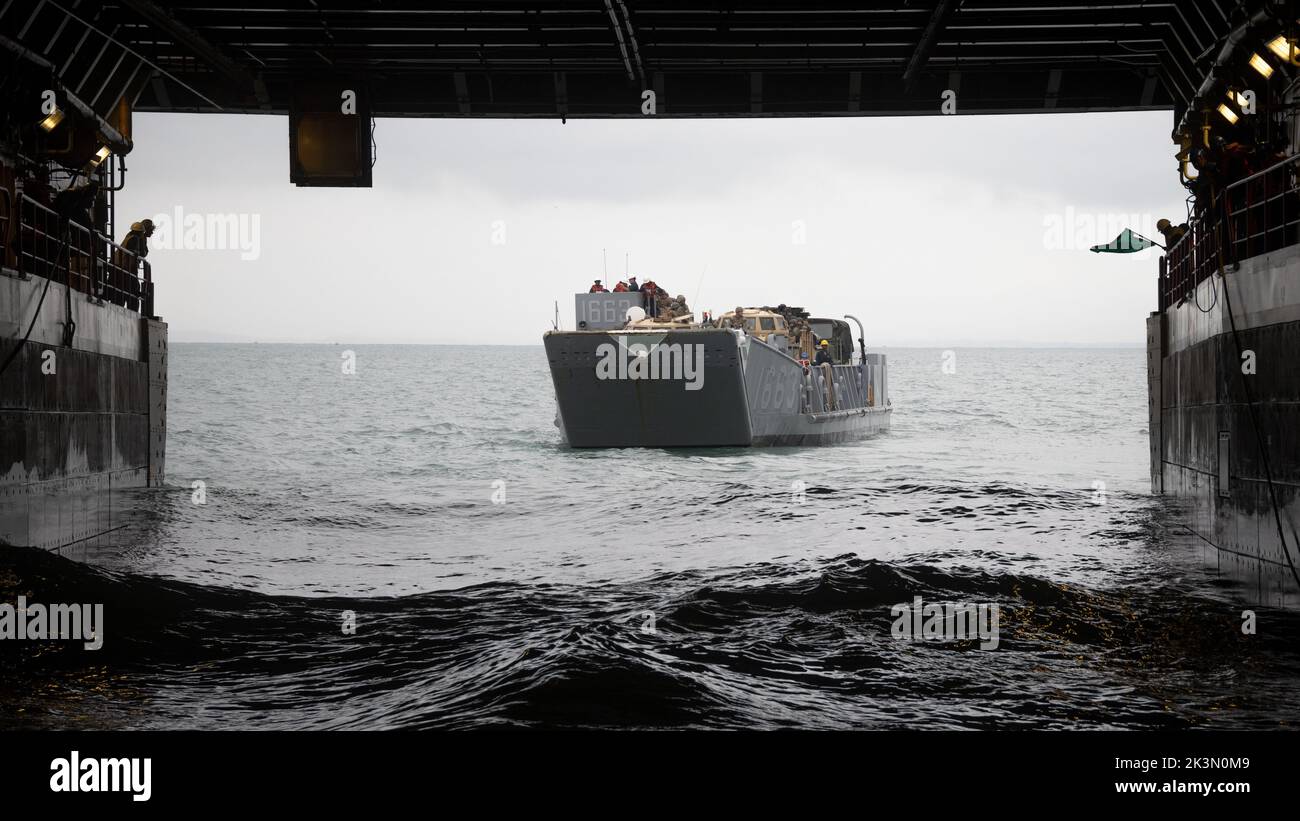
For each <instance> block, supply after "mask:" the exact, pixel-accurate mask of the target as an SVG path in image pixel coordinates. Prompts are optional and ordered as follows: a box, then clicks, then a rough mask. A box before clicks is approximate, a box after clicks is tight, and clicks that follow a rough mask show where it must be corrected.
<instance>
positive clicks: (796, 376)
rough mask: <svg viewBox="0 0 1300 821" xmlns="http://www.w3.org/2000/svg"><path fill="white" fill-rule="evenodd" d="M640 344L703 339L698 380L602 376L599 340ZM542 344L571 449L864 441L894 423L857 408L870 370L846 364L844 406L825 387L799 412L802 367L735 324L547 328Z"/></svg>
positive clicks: (880, 369)
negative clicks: (630, 329)
mask: <svg viewBox="0 0 1300 821" xmlns="http://www.w3.org/2000/svg"><path fill="white" fill-rule="evenodd" d="M637 343H643V344H646V345H647V346H673V345H682V346H697V345H698V346H702V347H703V356H702V368H701V370H700V372H699V373H698V374H695V376H696V378H695V380H693V381H694V383H695V384H697V385H698V388H697V389H694V390H688V389H687V388H688V384H689V383H690V382H691V381H692V380H687V379H685V378H680V379H675V378H657V379H633V378H601V376H600V375H599V374H598V367H597V366H598V363H599V362H600V361H601V359H602V357H603V356H606V355H608V351H609V350H610V349H609V348H608V347H606V348H605V351H606V354H602V353H601V346H602V345H604V346H611V345H612V346H615V348H616V349H617V350H618V351H619V353H620V354H622V352H623V350H625V349H626V348H627V347H629V346H635V345H636V344H637ZM544 344H545V347H546V356H547V359H548V361H549V363H550V368H551V379H552V381H553V382H554V385H555V397H556V403H557V405H558V411H559V412H558V418H557V420H556V424H557V425H558V426H559V428H560V432H561V434H562V435H563V437H564V440H565V441H566V442H567V443H568V444H569V445H571V446H573V447H579V448H614V447H736V446H749V445H814V444H829V443H833V442H843V441H848V440H851V439H859V438H862V437H864V436H870V435H872V434H875V433H878V432H880V431H882V430H886V429H888V427H889V415H890V409H889V408H888V406H885V407H857V406H855V405H865V404H866V397H867V390H866V384H865V382H864V381H863V379H864V373H863V370H864V369H859V368H856V367H855V368H841V369H839V371H838V373H837V384H836V387H835V389H834V390H835V402H834V407H838V408H842V409H841V410H835V409H833V408H830V407H828V406H829V405H831V403H829V402H827V401H826V400H824V399H823V398H822V397H821V396H820V395H818V396H814V397H813V399H814V402H813V403H812V407H813V408H814V410H815V412H813V413H801V412H800V409H801V406H802V405H803V404H804V402H805V401H806V398H805V394H806V392H807V390H808V388H807V387H806V385H805V376H804V372H803V367H802V366H801V365H800V364H799V363H798V362H796V361H794V360H793V359H791V358H790V357H788V356H785V355H784V354H782V353H779V352H778V351H776V350H775V349H773V348H770V347H768V346H767V345H764V344H763V343H761V342H759V341H757V340H753V339H750V338H747V337H745V336H743V335H741V334H738V333H736V332H733V331H730V330H725V329H712V328H709V329H682V330H672V331H659V332H654V333H649V334H642V333H627V334H625V333H622V332H620V331H609V332H602V331H574V332H568V331H554V332H551V333H548V334H546V336H545V339H544ZM683 350H687V351H694V348H693V347H684V348H683ZM629 356H630V355H629ZM692 360H693V361H701V360H698V359H695V358H694V357H692ZM868 360H869V362H871V361H873V360H872V358H871V357H869V358H868ZM874 362H875V365H874V368H875V372H874V375H873V374H872V373H871V367H870V366H869V367H868V368H867V369H865V371H866V372H867V373H866V374H865V378H866V379H867V380H870V379H872V378H874V379H876V380H878V381H877V382H876V383H875V384H874V385H873V389H874V396H880V397H883V396H886V395H887V393H886V385H885V383H884V373H885V370H884V362H883V357H875V360H874ZM604 373H605V375H606V376H608V375H609V371H608V370H606V371H604ZM823 387H824V386H823ZM855 398H856V401H855ZM873 398H874V397H873Z"/></svg>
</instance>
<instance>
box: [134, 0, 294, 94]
mask: <svg viewBox="0 0 1300 821" xmlns="http://www.w3.org/2000/svg"><path fill="white" fill-rule="evenodd" d="M122 4H123V5H125V6H126V7H128V8H130V9H131V10H132V11H134V12H135V13H136V14H138V15H140V16H141V17H143V18H144V19H145V20H147V21H148V22H149V24H150V25H152V26H155V27H157V28H159V29H161V30H162V31H164V32H165V33H166V34H167V35H168V36H170V37H171V38H172V39H173V40H175V41H176V42H177V43H179V44H180V45H182V46H184V47H185V48H187V49H189V50H190V51H192V52H194V54H195V56H197V57H198V58H199V59H200V60H202V61H203V62H204V63H206V64H207V65H208V67H209V68H211V69H213V70H214V71H216V72H217V73H218V74H220V75H221V76H223V77H225V78H226V79H227V80H229V81H230V82H231V83H232V84H234V85H235V87H236V88H237V89H239V90H240V91H241V92H243V93H246V94H251V95H252V96H253V97H255V98H256V99H257V102H258V103H259V104H260V105H262V106H264V107H265V106H269V105H270V98H269V96H268V95H267V93H266V87H265V86H264V85H263V84H262V83H260V82H258V79H257V78H256V77H254V76H253V74H252V72H250V71H248V69H246V68H244V67H243V66H241V65H240V64H239V63H237V62H235V61H234V60H232V59H231V58H230V57H228V56H226V54H225V53H223V52H222V51H221V49H219V48H217V47H216V46H214V45H213V44H212V43H210V42H208V41H207V39H205V38H204V37H203V35H201V34H199V33H198V32H197V31H195V30H194V29H192V28H190V27H189V26H187V25H185V24H184V23H182V22H181V21H180V20H177V19H176V18H175V17H173V16H171V15H170V14H168V13H167V11H166V10H165V9H163V8H162V7H160V6H158V5H157V4H155V3H153V2H151V0H122Z"/></svg>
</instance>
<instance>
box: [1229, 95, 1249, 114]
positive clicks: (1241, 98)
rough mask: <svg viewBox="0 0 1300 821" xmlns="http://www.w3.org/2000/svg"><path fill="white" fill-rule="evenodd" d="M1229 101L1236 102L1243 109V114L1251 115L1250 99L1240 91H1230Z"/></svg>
mask: <svg viewBox="0 0 1300 821" xmlns="http://www.w3.org/2000/svg"><path fill="white" fill-rule="evenodd" d="M1228 100H1229V101H1230V102H1234V103H1236V104H1237V106H1238V107H1239V108H1240V109H1241V111H1242V113H1243V114H1249V113H1250V111H1249V108H1250V98H1249V97H1247V96H1246V95H1245V94H1244V93H1242V92H1240V91H1234V90H1233V89H1228Z"/></svg>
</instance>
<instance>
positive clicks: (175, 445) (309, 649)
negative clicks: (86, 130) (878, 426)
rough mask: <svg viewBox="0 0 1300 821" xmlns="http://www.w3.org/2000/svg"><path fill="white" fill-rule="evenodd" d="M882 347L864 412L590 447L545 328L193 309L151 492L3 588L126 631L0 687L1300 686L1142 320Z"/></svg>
mask: <svg viewBox="0 0 1300 821" xmlns="http://www.w3.org/2000/svg"><path fill="white" fill-rule="evenodd" d="M345 351H352V352H354V353H355V355H356V373H355V375H346V374H344V373H342V368H341V367H340V364H341V360H342V357H343V354H344V352H345ZM888 353H889V355H890V366H891V373H890V386H891V391H892V398H893V401H894V406H895V412H894V419H893V430H892V431H891V432H890V433H888V434H886V435H883V436H880V437H877V438H875V439H872V440H867V441H863V442H860V443H856V444H850V445H839V446H832V447H823V448H775V449H752V450H751V449H717V450H695V451H663V450H649V451H639V450H638V451H633V450H617V451H572V450H567V449H565V448H563V447H561V446H560V445H559V436H558V433H557V431H556V429H555V427H554V425H553V424H552V420H553V417H554V400H553V394H552V391H551V386H550V378H549V375H548V373H547V371H546V365H545V358H544V355H543V352H542V350H541V348H540V346H538V347H528V348H503V347H490V348H459V347H421V346H355V347H351V348H349V347H347V346H325V345H320V346H311V345H303V346H296V345H175V346H173V348H172V358H171V364H170V368H171V371H170V377H171V385H170V399H169V409H168V410H169V425H170V430H169V438H168V454H167V478H168V482H169V485H170V487H168V488H164V489H160V490H154V491H147V492H144V493H142V494H141V496H142V497H143V502H144V506H145V507H146V509H147V510H148V516H147V522H146V523H145V524H143V525H142V526H140V527H138V528H135V529H133V530H131V532H130V534H129V536H128V535H124V537H123V541H124V544H123V545H122V547H121V548H120V549H117V550H103V551H99V552H97V553H95V554H93V555H91V556H89V557H87V559H88V561H89V562H90V563H89V564H81V563H75V562H69V561H68V560H66V559H62V558H59V557H54V556H48V555H45V554H30V553H27V552H18V551H8V552H7V554H6V555H5V556H4V557H3V558H2V559H0V591H3V592H4V593H5V596H4V599H5V600H8V601H12V600H13V597H14V595H15V594H16V593H18V592H22V593H25V594H26V595H28V597H29V599H31V600H36V601H44V602H71V601H87V602H103V603H104V604H105V631H104V632H105V643H104V648H103V649H102V650H100V651H98V652H94V653H91V652H85V651H82V650H80V649H78V648H79V645H49V644H47V645H40V646H38V645H36V644H34V643H31V642H26V643H22V642H4V643H2V644H3V645H5V646H3V647H0V653H2V654H3V662H4V663H3V665H0V716H2V717H3V718H2V719H0V721H2V722H3V724H4V726H8V727H97V728H116V727H150V728H190V727H198V728H218V727H228V728H322V727H323V728H392V727H482V726H600V727H647V726H648V727H764V728H766V727H825V728H843V727H863V728H895V727H923V728H1052V727H1078V728H1096V727H1145V728H1182V727H1225V728H1244V727H1278V726H1289V725H1293V724H1294V723H1295V722H1296V721H1297V719H1300V705H1298V703H1297V699H1296V697H1295V696H1296V683H1297V682H1298V681H1300V650H1298V649H1300V641H1298V639H1300V616H1297V614H1295V613H1293V612H1288V611H1278V610H1273V609H1269V608H1262V607H1254V602H1253V601H1252V598H1251V595H1250V593H1251V591H1250V590H1249V588H1247V587H1243V586H1242V585H1240V584H1239V583H1237V582H1235V581H1233V580H1232V579H1230V578H1227V577H1225V576H1221V575H1220V574H1219V573H1218V572H1217V570H1216V568H1215V567H1214V565H1213V564H1211V563H1207V562H1206V561H1205V559H1204V550H1203V546H1201V545H1198V544H1195V543H1194V542H1193V540H1192V538H1191V537H1189V536H1188V535H1187V534H1186V532H1185V531H1183V530H1181V529H1180V528H1179V527H1178V526H1177V521H1178V516H1177V511H1175V510H1173V509H1171V508H1169V507H1167V505H1168V502H1167V501H1162V500H1160V499H1157V498H1154V497H1152V496H1151V495H1150V494H1149V484H1148V481H1149V480H1148V472H1147V471H1148V468H1147V458H1148V457H1147V435H1146V388H1145V362H1144V352H1143V351H1141V350H1138V349H1132V350H958V351H956V362H955V364H956V371H955V373H951V374H945V373H944V372H943V370H942V368H941V364H942V362H943V352H942V351H938V350H920V349H894V350H890V351H888ZM200 481H201V482H203V483H204V484H203V493H204V494H205V496H206V499H205V501H206V504H202V505H200V504H196V503H195V502H194V499H195V494H196V491H195V489H194V486H193V483H194V482H200ZM494 495H495V500H494ZM915 596H921V597H922V598H923V600H924V601H926V602H941V601H956V602H971V603H994V604H997V605H998V606H999V608H1000V642H999V646H998V647H997V649H996V650H980V649H978V647H977V646H976V645H975V644H974V643H973V642H969V641H965V642H962V641H958V642H935V641H926V642H913V641H908V640H906V639H899V638H894V637H893V636H892V635H891V624H892V622H893V621H894V617H893V616H892V615H891V613H890V608H891V606H892V605H894V604H899V603H903V602H910V601H912V600H913V597H915ZM1247 607H1253V608H1254V609H1255V610H1256V611H1257V613H1258V633H1257V634H1256V635H1250V636H1247V635H1243V634H1242V631H1241V629H1240V626H1241V624H1242V610H1243V609H1245V608H1247ZM347 611H351V612H352V613H355V619H356V631H355V634H353V635H346V634H345V633H344V631H343V629H342V624H343V620H344V614H345V613H346V612H347ZM651 628H652V629H651Z"/></svg>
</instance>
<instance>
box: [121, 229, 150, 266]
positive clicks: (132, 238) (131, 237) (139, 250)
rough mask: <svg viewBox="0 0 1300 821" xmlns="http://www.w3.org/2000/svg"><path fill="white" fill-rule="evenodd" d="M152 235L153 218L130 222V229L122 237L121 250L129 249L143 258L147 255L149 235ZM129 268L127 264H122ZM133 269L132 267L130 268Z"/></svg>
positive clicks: (139, 257) (137, 256)
mask: <svg viewBox="0 0 1300 821" xmlns="http://www.w3.org/2000/svg"><path fill="white" fill-rule="evenodd" d="M152 236H153V220H140V221H139V222H133V223H131V230H130V231H127V232H126V236H125V237H123V238H122V250H124V251H130V252H131V253H132V254H135V256H136V258H138V259H144V258H145V257H147V256H149V237H152ZM122 267H124V268H129V267H131V266H129V265H123V266H122ZM132 270H134V269H132Z"/></svg>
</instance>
